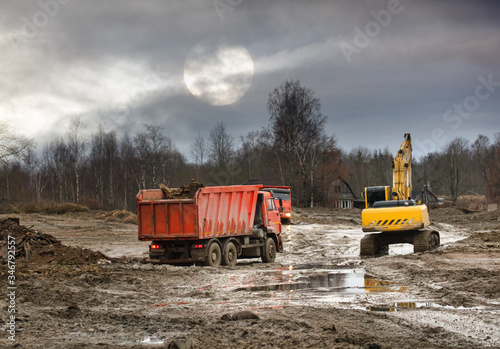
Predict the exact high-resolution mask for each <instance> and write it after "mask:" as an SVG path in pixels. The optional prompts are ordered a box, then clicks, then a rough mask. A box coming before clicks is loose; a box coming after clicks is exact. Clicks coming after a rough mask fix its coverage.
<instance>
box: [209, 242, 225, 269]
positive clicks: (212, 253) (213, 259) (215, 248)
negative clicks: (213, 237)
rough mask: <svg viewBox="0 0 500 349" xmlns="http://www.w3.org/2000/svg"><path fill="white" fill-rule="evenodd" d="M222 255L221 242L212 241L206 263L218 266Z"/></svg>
mask: <svg viewBox="0 0 500 349" xmlns="http://www.w3.org/2000/svg"><path fill="white" fill-rule="evenodd" d="M221 257H222V256H221V251H220V246H219V244H218V243H217V242H215V241H212V243H211V244H210V246H208V251H207V255H206V257H205V265H207V266H211V267H218V266H219V265H220V262H221Z"/></svg>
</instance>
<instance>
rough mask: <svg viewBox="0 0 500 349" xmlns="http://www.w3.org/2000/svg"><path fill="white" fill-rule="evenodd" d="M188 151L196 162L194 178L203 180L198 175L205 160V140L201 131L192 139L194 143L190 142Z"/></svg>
mask: <svg viewBox="0 0 500 349" xmlns="http://www.w3.org/2000/svg"><path fill="white" fill-rule="evenodd" d="M190 152H191V156H192V157H193V158H194V161H195V164H196V178H197V179H198V180H199V181H203V179H202V178H201V176H200V175H201V171H202V168H203V166H204V164H205V161H206V156H207V144H206V142H205V137H203V134H201V132H198V134H197V135H196V138H195V139H194V143H193V144H191V149H190Z"/></svg>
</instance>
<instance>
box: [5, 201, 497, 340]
mask: <svg viewBox="0 0 500 349" xmlns="http://www.w3.org/2000/svg"><path fill="white" fill-rule="evenodd" d="M360 215H361V211H358V210H350V211H345V210H328V209H314V210H307V209H302V210H296V212H295V214H294V218H293V223H294V224H292V225H290V226H287V227H285V232H284V242H285V251H284V253H281V254H278V256H277V259H276V262H275V263H270V264H263V263H261V262H260V260H251V259H247V260H239V261H238V264H237V265H236V267H234V268H229V267H217V268H212V267H196V266H170V265H152V264H148V263H145V262H144V259H145V258H147V254H146V253H147V246H148V243H147V242H139V241H137V226H136V225H135V224H133V223H127V222H133V219H132V220H131V219H129V218H127V219H126V220H127V222H125V219H121V217H120V216H112V217H110V216H109V215H106V214H104V213H99V212H97V213H96V212H92V213H78V214H70V215H64V216H47V215H40V214H30V215H17V217H19V218H20V221H21V224H22V225H24V226H26V227H31V229H32V230H36V231H42V232H44V233H47V234H51V235H53V236H54V237H56V238H57V239H58V240H59V241H61V243H62V244H63V245H69V246H73V247H75V248H86V249H92V250H94V251H96V250H99V251H101V252H102V253H103V254H104V255H105V257H106V258H102V259H98V260H89V261H88V262H82V263H69V262H68V263H65V262H64V259H61V258H56V256H54V258H53V259H52V260H51V258H48V257H47V254H46V255H45V257H44V259H43V260H40V261H38V262H36V261H31V262H26V261H24V260H23V258H21V257H18V258H17V260H16V269H15V277H16V284H15V286H16V287H17V289H15V310H16V313H15V315H16V319H15V340H16V341H15V342H12V341H11V340H9V338H8V337H9V336H10V334H9V333H8V332H2V337H1V338H0V347H9V346H12V347H14V345H17V346H16V347H21V348H84V347H85V348H86V347H95V348H149V347H151V348H154V347H171V348H176V347H178V348H485V347H491V348H500V333H499V329H500V316H499V315H500V220H499V215H498V212H493V213H486V212H485V213H473V214H465V213H463V212H462V211H459V210H457V209H453V208H442V209H437V210H434V211H432V212H431V220H432V221H433V224H434V227H435V228H436V229H437V230H439V231H440V233H441V239H442V247H440V248H439V249H437V250H435V251H432V252H425V253H417V254H413V253H411V252H412V247H411V245H396V246H391V249H390V253H389V255H387V256H382V257H376V258H360V257H359V245H358V244H359V240H360V239H361V237H362V236H363V233H362V232H361V228H360V225H361V220H360ZM2 217H3V218H5V217H6V216H5V215H3V216H0V218H2ZM0 270H1V275H0V278H1V285H2V296H1V297H0V302H1V303H0V305H1V310H0V315H1V319H2V324H1V326H2V328H3V329H4V330H8V329H9V326H8V325H7V322H8V316H9V315H11V314H9V313H8V310H9V308H8V302H10V299H9V297H8V289H7V286H8V284H7V282H8V275H9V273H8V271H9V269H8V268H7V266H6V265H2V266H1V269H0Z"/></svg>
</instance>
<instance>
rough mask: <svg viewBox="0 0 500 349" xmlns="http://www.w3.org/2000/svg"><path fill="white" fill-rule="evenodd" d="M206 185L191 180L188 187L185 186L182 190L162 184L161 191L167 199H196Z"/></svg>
mask: <svg viewBox="0 0 500 349" xmlns="http://www.w3.org/2000/svg"><path fill="white" fill-rule="evenodd" d="M203 187H204V185H203V184H201V183H198V182H196V180H195V179H191V181H189V184H188V185H183V186H181V187H180V188H169V187H167V186H166V185H165V184H160V189H161V191H162V192H163V194H164V195H165V199H190V198H192V197H194V195H195V194H196V192H197V191H198V189H200V188H203Z"/></svg>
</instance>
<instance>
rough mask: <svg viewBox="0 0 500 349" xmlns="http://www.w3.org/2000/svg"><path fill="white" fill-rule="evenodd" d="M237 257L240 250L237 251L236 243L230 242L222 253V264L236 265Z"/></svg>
mask: <svg viewBox="0 0 500 349" xmlns="http://www.w3.org/2000/svg"><path fill="white" fill-rule="evenodd" d="M237 259H238V252H237V251H236V246H234V243H232V242H228V243H227V244H226V246H225V247H224V253H223V254H222V264H223V265H227V266H229V267H234V266H235V265H236V260H237Z"/></svg>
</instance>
